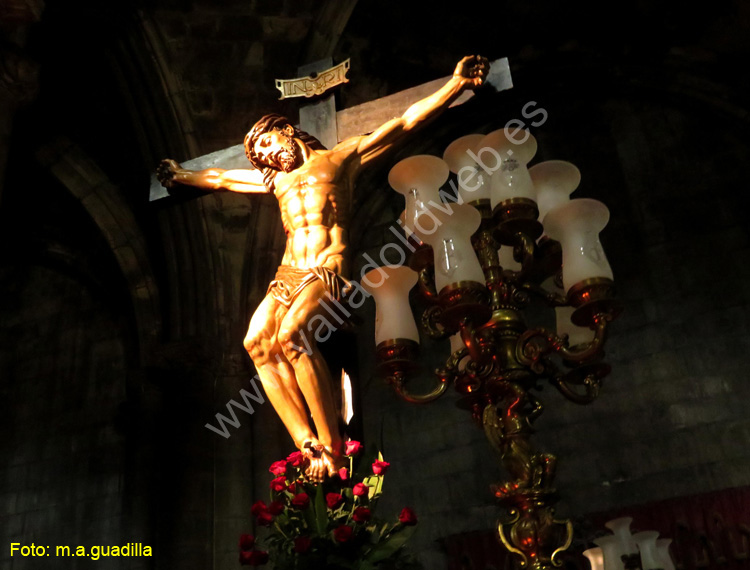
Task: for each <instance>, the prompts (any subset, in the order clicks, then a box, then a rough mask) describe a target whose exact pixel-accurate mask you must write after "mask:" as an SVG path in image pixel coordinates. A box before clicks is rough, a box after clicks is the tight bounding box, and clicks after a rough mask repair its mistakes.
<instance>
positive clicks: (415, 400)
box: [386, 371, 449, 404]
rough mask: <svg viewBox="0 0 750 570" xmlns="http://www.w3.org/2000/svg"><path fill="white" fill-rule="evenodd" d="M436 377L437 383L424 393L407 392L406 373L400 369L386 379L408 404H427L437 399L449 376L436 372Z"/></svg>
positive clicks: (443, 390)
mask: <svg viewBox="0 0 750 570" xmlns="http://www.w3.org/2000/svg"><path fill="white" fill-rule="evenodd" d="M436 379H437V380H438V384H437V385H436V386H435V388H433V389H432V390H431V391H430V392H427V393H426V394H412V393H411V392H409V391H408V390H407V389H406V374H404V373H403V372H400V371H399V372H396V373H394V374H393V375H391V376H389V377H388V378H386V381H387V382H388V383H389V384H390V385H391V386H393V389H394V391H395V392H396V394H398V396H399V397H400V398H401V399H402V400H405V401H407V402H409V403H410V404H428V403H430V402H434V401H435V400H437V399H438V398H439V397H440V396H442V395H443V394H445V392H446V391H447V389H448V383H449V378H448V377H447V376H442V375H439V374H438V375H436Z"/></svg>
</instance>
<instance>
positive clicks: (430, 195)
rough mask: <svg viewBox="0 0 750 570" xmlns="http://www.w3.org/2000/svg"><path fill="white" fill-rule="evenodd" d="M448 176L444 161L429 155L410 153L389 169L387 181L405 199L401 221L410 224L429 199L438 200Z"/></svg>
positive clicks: (437, 201) (439, 200)
mask: <svg viewBox="0 0 750 570" xmlns="http://www.w3.org/2000/svg"><path fill="white" fill-rule="evenodd" d="M448 176H449V170H448V165H447V164H446V163H445V161H443V160H441V159H440V158H438V157H437V156H432V155H429V154H418V155H416V156H410V157H408V158H405V159H403V160H401V161H399V162H397V163H396V164H395V166H394V167H393V168H391V171H390V172H389V173H388V184H390V185H391V188H393V189H394V190H395V191H396V192H398V193H399V194H402V195H403V196H404V198H405V199H406V209H405V212H406V214H405V220H404V221H405V223H406V226H407V227H410V228H411V227H413V225H414V220H415V219H416V217H417V216H418V215H419V213H420V212H421V211H422V210H424V209H425V208H426V207H427V206H428V205H429V204H430V202H433V203H435V204H441V203H442V200H441V199H440V194H439V190H440V187H441V186H442V185H443V184H445V181H446V180H448Z"/></svg>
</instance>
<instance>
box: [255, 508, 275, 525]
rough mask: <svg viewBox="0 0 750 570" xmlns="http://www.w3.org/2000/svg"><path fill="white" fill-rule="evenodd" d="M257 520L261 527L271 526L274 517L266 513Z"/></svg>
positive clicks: (261, 514)
mask: <svg viewBox="0 0 750 570" xmlns="http://www.w3.org/2000/svg"><path fill="white" fill-rule="evenodd" d="M255 520H256V521H258V524H259V525H261V526H271V523H272V522H273V517H272V516H271V513H269V512H268V511H265V512H263V513H260V514H259V515H258V516H257V518H256V519H255Z"/></svg>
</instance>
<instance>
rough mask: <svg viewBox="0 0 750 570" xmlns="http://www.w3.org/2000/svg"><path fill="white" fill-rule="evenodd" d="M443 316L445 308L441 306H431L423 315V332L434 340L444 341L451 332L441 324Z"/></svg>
mask: <svg viewBox="0 0 750 570" xmlns="http://www.w3.org/2000/svg"><path fill="white" fill-rule="evenodd" d="M442 314H443V307H441V306H440V305H431V306H429V307H427V309H425V311H424V312H423V313H422V317H421V321H420V322H421V324H422V330H423V331H424V332H425V333H426V334H427V336H429V337H430V338H432V339H435V340H442V339H444V338H448V336H449V335H450V333H449V331H447V330H445V327H443V325H441V324H440V317H441V316H442Z"/></svg>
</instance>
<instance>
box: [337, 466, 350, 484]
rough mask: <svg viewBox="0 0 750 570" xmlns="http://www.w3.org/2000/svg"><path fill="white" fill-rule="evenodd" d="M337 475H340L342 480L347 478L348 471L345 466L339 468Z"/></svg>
mask: <svg viewBox="0 0 750 570" xmlns="http://www.w3.org/2000/svg"><path fill="white" fill-rule="evenodd" d="M339 477H341V480H342V481H346V480H347V479H348V478H349V471H347V469H346V467H342V468H341V469H339Z"/></svg>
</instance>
